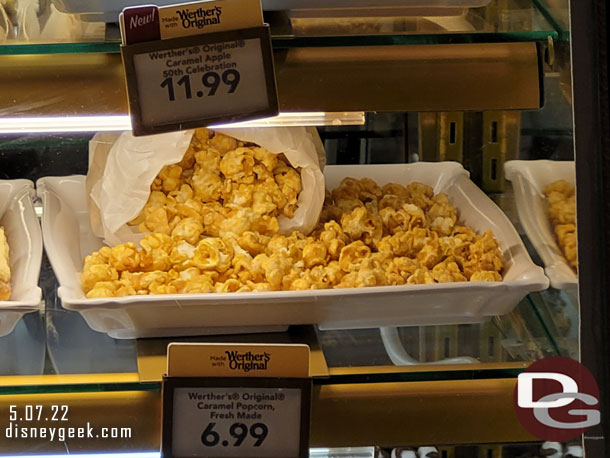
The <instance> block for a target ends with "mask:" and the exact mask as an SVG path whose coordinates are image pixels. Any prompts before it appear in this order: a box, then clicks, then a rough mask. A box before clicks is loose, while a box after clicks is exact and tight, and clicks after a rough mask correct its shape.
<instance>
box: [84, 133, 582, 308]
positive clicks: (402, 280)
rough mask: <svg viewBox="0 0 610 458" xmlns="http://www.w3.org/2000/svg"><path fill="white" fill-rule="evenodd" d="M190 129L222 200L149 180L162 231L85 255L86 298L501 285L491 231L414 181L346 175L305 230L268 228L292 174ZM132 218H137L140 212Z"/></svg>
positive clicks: (288, 197)
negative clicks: (464, 220)
mask: <svg viewBox="0 0 610 458" xmlns="http://www.w3.org/2000/svg"><path fill="white" fill-rule="evenodd" d="M197 132H199V136H197V135H196V136H195V137H194V140H193V144H192V145H191V148H190V149H189V151H191V152H192V157H193V158H194V159H193V161H194V162H195V163H199V161H202V163H204V164H205V163H206V161H207V162H209V163H214V161H216V162H217V163H218V164H219V170H220V172H219V173H220V174H222V175H223V176H224V174H225V173H226V174H231V177H232V178H231V179H227V178H226V177H225V179H224V182H223V185H222V191H221V194H222V196H223V197H221V200H222V202H221V201H214V202H205V201H203V200H202V198H201V195H202V191H201V190H199V191H197V190H196V189H194V188H192V187H191V186H190V185H189V184H185V183H178V184H176V183H175V182H174V181H172V180H174V178H175V176H176V174H177V169H171V170H169V169H168V170H167V172H165V173H164V174H163V175H162V176H161V177H160V179H159V181H158V182H157V184H156V185H155V186H158V187H159V189H168V188H170V187H171V188H172V191H170V192H169V193H168V194H164V193H163V192H162V191H153V193H151V198H150V199H149V204H147V205H148V207H147V208H146V211H147V212H149V213H151V212H153V211H157V210H163V211H165V212H166V214H167V221H168V222H167V226H168V227H169V230H168V231H167V232H166V231H165V229H166V228H165V224H163V225H162V226H161V227H162V229H163V231H160V232H156V233H153V234H149V235H147V236H146V237H144V239H143V240H142V241H141V243H140V247H137V246H136V245H134V244H130V243H127V244H123V245H119V246H116V247H113V248H108V247H104V248H102V249H101V250H100V251H99V252H95V253H93V254H91V255H90V256H88V257H87V258H86V259H85V264H84V269H83V273H82V284H83V288H84V290H85V293H86V294H87V297H107V296H124V295H134V294H169V293H180V294H186V293H209V292H219V293H233V292H242V291H277V290H306V289H328V288H360V287H367V286H387V285H405V284H433V283H445V282H465V281H490V282H495V281H502V275H501V272H502V269H503V260H502V253H501V251H500V248H499V245H498V242H497V241H496V239H495V238H494V236H493V234H492V233H491V232H490V231H487V232H485V233H484V234H482V235H479V234H477V233H476V232H475V231H474V230H473V229H472V228H469V227H467V226H463V225H460V224H459V218H458V216H459V215H458V212H457V210H456V209H455V208H454V207H453V205H452V204H451V202H450V201H449V198H448V196H447V195H446V194H437V195H435V194H434V192H433V190H432V188H430V187H429V186H426V185H424V184H421V183H411V184H409V185H408V186H402V185H400V184H396V183H389V184H386V185H385V186H383V187H380V186H378V185H377V183H375V182H374V181H373V180H371V179H367V178H365V179H362V180H358V179H355V178H346V179H344V180H343V181H342V182H341V184H340V185H339V187H338V188H337V189H335V190H333V191H332V192H328V191H327V193H326V201H325V206H324V209H323V210H322V214H321V217H320V220H319V223H318V226H317V227H316V229H315V230H314V232H313V233H312V234H311V235H309V236H307V235H304V234H302V233H299V232H293V233H292V234H291V235H281V234H278V233H277V232H278V222H277V217H278V216H279V215H280V214H284V215H286V216H287V215H289V214H290V212H291V211H292V210H291V208H292V209H294V207H291V206H294V205H295V204H296V198H297V195H298V192H299V191H300V181H299V177H298V174H297V173H296V171H294V169H292V168H290V167H289V166H288V165H287V164H286V163H285V162H284V161H283V159H282V158H281V156H277V155H274V154H271V153H269V152H268V151H266V150H264V149H263V148H257V147H252V148H250V147H248V146H244V145H242V144H241V143H240V142H233V141H231V140H232V139H230V137H225V136H218V135H215V136H213V137H211V136H210V134H209V133H206V131H205V130H200V131H197ZM202 144H205V145H208V148H207V150H203V149H202V148H201V145H202ZM187 153H188V152H187ZM189 154H190V153H189ZM187 159H188V158H186V157H185V159H183V162H184V161H187ZM188 160H189V161H190V160H191V159H188ZM180 167H181V168H182V167H183V165H180ZM195 167H196V166H195ZM182 170H183V172H182V173H184V170H185V169H184V168H182ZM196 173H197V172H194V173H193V175H192V176H193V177H195V176H196ZM219 176H220V175H219ZM191 183H192V181H191ZM208 191H209V188H205V192H206V193H208V194H205V195H206V198H207V196H209V192H208ZM197 195H199V196H200V197H196V196H197ZM558 221H563V220H562V219H558ZM163 222H164V223H165V220H163ZM139 224H148V220H147V219H146V216H145V219H144V220H143V221H141V222H140V223H139ZM556 227H557V229H556V230H557V231H558V232H557V233H558V237H559V234H561V236H562V237H564V238H569V237H570V234H573V233H574V231H573V229H572V226H570V225H569V223H568V224H561V225H558V226H556ZM206 236H208V237H206ZM574 243H575V242H574Z"/></svg>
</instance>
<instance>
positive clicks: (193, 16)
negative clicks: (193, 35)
mask: <svg viewBox="0 0 610 458" xmlns="http://www.w3.org/2000/svg"><path fill="white" fill-rule="evenodd" d="M176 13H177V14H178V16H180V21H181V22H182V27H183V28H185V29H190V28H193V27H196V28H198V29H203V28H205V27H206V26H208V25H214V24H220V20H221V19H220V16H221V15H222V7H220V6H215V7H214V8H207V9H206V8H197V9H196V10H191V9H189V8H186V9H183V10H177V11H176Z"/></svg>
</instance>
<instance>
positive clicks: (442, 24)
mask: <svg viewBox="0 0 610 458" xmlns="http://www.w3.org/2000/svg"><path fill="white" fill-rule="evenodd" d="M399 10H400V9H399ZM320 11H324V10H320ZM320 11H316V10H298V11H294V12H291V11H285V12H271V13H268V14H266V16H265V20H266V21H267V22H268V23H269V24H270V27H271V34H272V43H273V47H274V48H275V49H287V48H299V47H335V46H382V45H424V44H428V45H429V44H456V43H499V42H523V41H528V42H532V41H543V42H546V41H547V40H549V39H553V40H557V39H559V38H562V37H563V38H565V35H566V33H567V32H565V27H563V26H562V20H561V19H556V18H555V17H554V14H559V15H561V14H562V13H563V10H562V9H558V8H551V7H548V6H547V4H546V2H545V1H544V0H527V1H523V0H509V1H505V0H504V1H501V0H493V1H492V2H491V3H490V4H489V5H488V6H487V7H484V8H472V9H469V10H466V11H461V10H460V11H459V13H457V15H455V16H412V15H409V14H413V13H409V9H405V10H404V11H402V10H400V11H396V10H395V9H392V10H389V11H390V12H389V13H388V14H390V13H391V14H392V16H388V17H383V16H379V12H378V11H376V10H374V11H373V12H369V13H368V14H370V16H363V15H366V14H367V11H363V10H357V12H356V14H357V15H352V17H342V16H346V15H347V14H348V13H342V14H341V15H339V16H333V17H328V16H326V17H325V16H324V14H328V13H320ZM344 11H345V10H344ZM426 14H430V12H428V13H426ZM96 25H97V27H96ZM87 30H90V31H91V32H90V33H88V34H82V35H81V36H79V37H78V38H75V39H73V40H72V41H71V42H66V41H53V40H42V41H40V40H38V41H33V40H32V41H23V40H19V39H10V38H9V39H7V40H6V41H5V42H4V43H3V44H0V55H32V54H34V55H37V54H78V53H118V52H120V38H119V32H118V28H117V25H116V24H103V23H88V28H87ZM17 33H18V32H17Z"/></svg>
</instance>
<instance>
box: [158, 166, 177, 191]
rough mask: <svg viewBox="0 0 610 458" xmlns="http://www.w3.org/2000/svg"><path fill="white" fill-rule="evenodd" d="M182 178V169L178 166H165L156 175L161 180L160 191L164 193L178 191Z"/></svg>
mask: <svg viewBox="0 0 610 458" xmlns="http://www.w3.org/2000/svg"><path fill="white" fill-rule="evenodd" d="M181 176H182V167H180V166H179V165H167V166H165V167H163V169H162V170H161V172H160V173H159V175H158V178H160V179H161V181H162V185H161V189H162V190H163V191H164V192H170V191H174V190H176V189H178V187H179V185H180V178H181Z"/></svg>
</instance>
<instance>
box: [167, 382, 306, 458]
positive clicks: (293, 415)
mask: <svg viewBox="0 0 610 458" xmlns="http://www.w3.org/2000/svg"><path fill="white" fill-rule="evenodd" d="M163 389H164V395H163V397H164V409H171V412H172V414H171V420H169V423H168V424H167V425H165V427H164V430H163V450H162V451H163V456H164V457H175V458H183V457H193V456H206V457H231V458H233V457H257V458H275V457H282V458H287V457H294V458H296V457H305V456H308V453H309V452H308V444H307V434H308V425H309V396H310V389H311V381H310V380H308V379H268V378H252V379H245V380H244V379H233V378H230V379H227V378H207V379H201V378H173V379H169V380H166V382H165V385H164V388H163ZM164 416H165V415H164ZM305 426H306V427H305Z"/></svg>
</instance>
